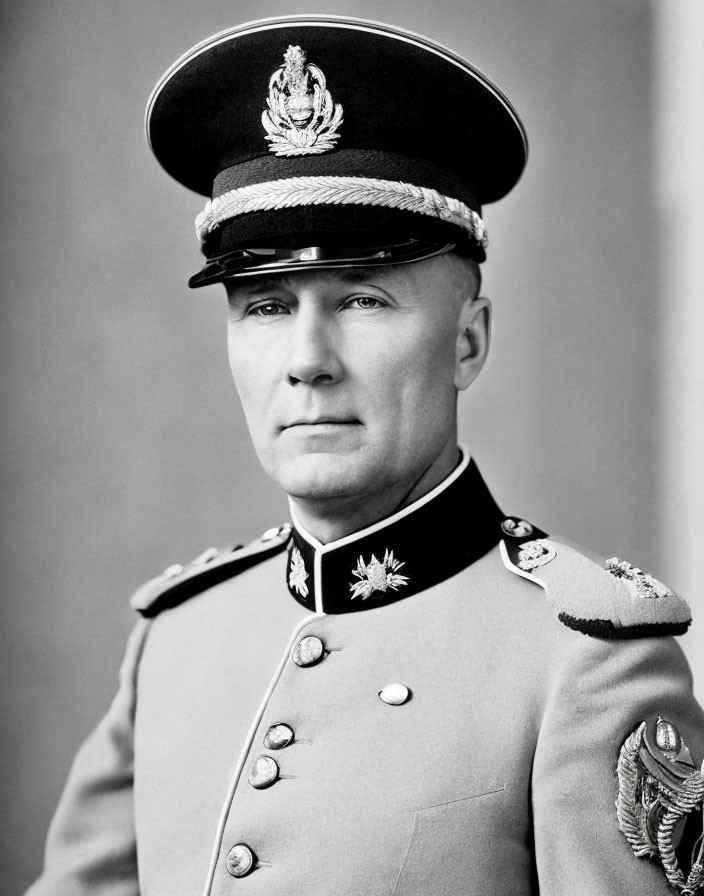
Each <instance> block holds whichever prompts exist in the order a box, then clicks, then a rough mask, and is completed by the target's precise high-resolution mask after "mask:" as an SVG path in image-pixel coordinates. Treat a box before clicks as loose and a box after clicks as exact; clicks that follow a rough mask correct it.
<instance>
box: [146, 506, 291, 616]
mask: <svg viewBox="0 0 704 896" xmlns="http://www.w3.org/2000/svg"><path fill="white" fill-rule="evenodd" d="M290 535H291V526H290V525H289V524H288V523H287V524H285V525H283V526H279V527H277V528H275V529H267V531H266V532H265V533H264V534H263V535H262V536H261V537H260V538H258V539H256V541H253V542H251V543H250V544H248V545H244V546H243V545H238V546H237V547H235V548H232V549H231V550H225V551H219V550H218V549H217V548H208V550H207V551H204V552H203V553H202V554H200V556H198V557H196V559H195V560H193V561H191V563H189V564H188V565H187V566H182V565H181V564H180V563H174V564H173V566H169V567H168V568H167V569H165V570H164V572H163V573H162V574H161V575H160V576H157V577H156V578H155V579H151V580H150V581H148V582H145V584H144V585H142V586H141V588H139V589H138V590H137V591H136V592H135V594H134V596H133V597H132V601H131V603H132V608H133V609H135V610H136V611H137V612H138V613H141V614H142V616H145V617H147V618H151V617H152V616H156V615H157V614H159V613H161V611H162V610H166V609H169V608H171V607H176V606H178V605H179V604H182V603H183V602H184V601H187V600H188V599H189V598H191V597H194V596H195V595H196V594H200V593H201V592H203V591H206V590H207V589H208V588H212V587H213V586H215V585H219V584H220V583H221V582H224V581H225V580H226V579H230V578H232V577H233V576H236V575H238V574H239V573H241V572H244V571H245V570H246V569H249V568H250V567H252V566H256V565H257V563H262V562H263V561H264V560H267V559H268V558H269V557H273V556H274V554H278V553H279V552H281V551H283V550H284V549H285V547H286V545H287V544H288V540H289V537H290Z"/></svg>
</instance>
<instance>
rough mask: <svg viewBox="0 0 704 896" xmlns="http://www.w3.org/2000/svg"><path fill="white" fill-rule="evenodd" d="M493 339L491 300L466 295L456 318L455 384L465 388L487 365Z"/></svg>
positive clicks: (461, 388)
mask: <svg viewBox="0 0 704 896" xmlns="http://www.w3.org/2000/svg"><path fill="white" fill-rule="evenodd" d="M490 341H491V302H490V301H489V299H485V298H482V297H481V296H480V297H478V298H476V299H471V298H467V299H465V301H464V303H463V305H462V308H461V309H460V314H459V318H458V320H457V348H456V355H455V388H456V389H457V391H458V392H461V391H462V390H463V389H466V388H467V387H468V386H470V385H471V384H472V383H473V382H474V380H475V379H476V378H477V376H478V374H479V371H480V370H481V369H482V367H483V366H484V362H485V361H486V356H487V354H488V352H489V343H490Z"/></svg>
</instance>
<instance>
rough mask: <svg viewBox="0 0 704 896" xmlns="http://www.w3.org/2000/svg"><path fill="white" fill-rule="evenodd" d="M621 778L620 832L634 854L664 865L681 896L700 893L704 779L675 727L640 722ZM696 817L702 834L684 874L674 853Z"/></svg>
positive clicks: (625, 751) (624, 752)
mask: <svg viewBox="0 0 704 896" xmlns="http://www.w3.org/2000/svg"><path fill="white" fill-rule="evenodd" d="M617 774H618V799H617V800H616V814H617V817H618V826H619V828H620V830H621V832H622V833H623V834H624V836H625V837H626V839H627V840H628V842H629V843H630V845H631V849H632V850H633V852H634V853H635V854H636V856H638V857H639V858H643V857H649V858H652V859H655V860H659V861H660V862H661V863H662V866H663V868H664V871H665V875H666V877H667V880H668V882H669V884H670V886H672V887H673V888H674V889H675V890H677V892H678V893H680V894H681V896H695V894H697V893H701V892H702V889H703V888H704V835H703V834H702V833H701V828H702V819H701V811H702V805H703V804H704V778H703V777H702V771H700V770H699V769H697V767H696V766H695V765H694V764H693V762H692V757H691V755H690V752H689V749H688V748H687V746H686V745H685V743H684V741H683V740H682V737H681V735H680V733H679V732H678V730H677V729H676V728H675V726H674V725H673V724H672V723H671V722H668V721H667V719H663V718H659V719H658V720H657V722H656V723H653V722H652V721H651V722H650V723H646V722H641V724H640V725H638V727H637V728H636V729H635V730H634V731H633V733H632V734H631V735H630V736H629V737H628V738H627V739H626V741H625V743H624V744H623V746H622V747H621V752H620V755H619V759H618V766H617ZM693 813H694V814H696V816H698V817H697V818H696V823H697V825H698V829H699V830H700V833H699V836H698V839H697V840H696V842H695V844H694V847H693V848H692V851H691V859H690V861H689V863H688V865H689V867H688V868H687V867H685V868H682V867H681V866H680V859H678V856H677V855H676V853H675V848H676V847H677V846H679V843H680V840H681V838H682V833H683V830H684V826H685V819H686V818H687V816H690V815H692V814H693ZM692 821H694V819H692ZM685 864H687V863H685ZM685 875H686V876H685Z"/></svg>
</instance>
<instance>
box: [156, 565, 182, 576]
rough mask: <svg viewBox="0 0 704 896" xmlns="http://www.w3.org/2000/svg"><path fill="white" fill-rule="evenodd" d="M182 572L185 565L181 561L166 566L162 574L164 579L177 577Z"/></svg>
mask: <svg viewBox="0 0 704 896" xmlns="http://www.w3.org/2000/svg"><path fill="white" fill-rule="evenodd" d="M182 572H183V566H181V564H180V563H172V564H171V566H167V567H166V569H165V570H164V571H163V572H162V574H161V576H162V578H164V579H175V578H176V576H180V575H181V573H182Z"/></svg>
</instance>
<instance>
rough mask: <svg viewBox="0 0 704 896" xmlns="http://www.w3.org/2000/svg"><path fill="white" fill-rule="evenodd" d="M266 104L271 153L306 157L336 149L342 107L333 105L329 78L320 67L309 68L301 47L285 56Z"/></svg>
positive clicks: (311, 65) (272, 78) (264, 121)
mask: <svg viewBox="0 0 704 896" xmlns="http://www.w3.org/2000/svg"><path fill="white" fill-rule="evenodd" d="M266 104H267V108H266V109H265V110H264V111H263V112H262V124H263V125H264V130H265V131H266V139H267V140H269V141H270V146H269V151H270V152H273V153H274V154H275V155H277V156H303V155H311V154H314V153H321V152H327V151H328V150H329V149H334V147H335V143H336V142H337V140H338V139H339V138H340V135H339V134H338V133H337V129H338V128H339V126H340V125H341V124H342V106H341V105H340V104H339V103H333V100H332V97H331V96H330V91H329V90H327V89H326V87H325V75H324V74H323V73H322V71H321V70H320V69H319V68H318V66H317V65H313V64H312V63H309V64H308V65H306V54H305V52H304V51H303V50H302V49H301V48H300V47H293V46H289V48H288V50H286V52H285V53H284V64H283V65H282V66H281V68H279V69H277V70H276V71H275V72H274V74H273V75H272V76H271V79H270V81H269V97H268V99H267V101H266Z"/></svg>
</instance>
